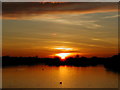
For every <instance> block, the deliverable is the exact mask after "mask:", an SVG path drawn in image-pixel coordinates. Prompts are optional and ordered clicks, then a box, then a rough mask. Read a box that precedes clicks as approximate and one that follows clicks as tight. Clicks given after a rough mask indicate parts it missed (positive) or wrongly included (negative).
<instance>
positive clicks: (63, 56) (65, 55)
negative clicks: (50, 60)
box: [55, 53, 71, 60]
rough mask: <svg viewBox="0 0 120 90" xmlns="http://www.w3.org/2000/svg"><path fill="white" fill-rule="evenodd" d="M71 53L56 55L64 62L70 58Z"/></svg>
mask: <svg viewBox="0 0 120 90" xmlns="http://www.w3.org/2000/svg"><path fill="white" fill-rule="evenodd" d="M70 54H71V53H58V54H55V55H56V56H59V57H60V58H61V59H62V60H64V59H65V58H66V57H68V56H69V55H70Z"/></svg>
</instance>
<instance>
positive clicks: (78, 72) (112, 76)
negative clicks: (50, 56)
mask: <svg viewBox="0 0 120 90" xmlns="http://www.w3.org/2000/svg"><path fill="white" fill-rule="evenodd" d="M2 72H3V83H2V84H3V88H118V74H117V73H114V72H111V71H107V70H106V69H105V68H104V67H103V66H95V67H74V66H59V67H56V66H47V65H35V66H17V67H6V68H3V71H2ZM60 82H62V84H60Z"/></svg>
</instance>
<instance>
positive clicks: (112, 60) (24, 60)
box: [2, 54, 120, 73]
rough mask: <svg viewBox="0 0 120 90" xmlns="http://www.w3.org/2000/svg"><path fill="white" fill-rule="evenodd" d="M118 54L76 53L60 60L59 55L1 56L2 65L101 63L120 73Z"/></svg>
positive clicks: (90, 64) (85, 65)
mask: <svg viewBox="0 0 120 90" xmlns="http://www.w3.org/2000/svg"><path fill="white" fill-rule="evenodd" d="M119 58H120V54H118V55H114V56H112V57H107V58H98V57H92V58H87V57H80V56H79V55H76V56H75V57H68V58H66V60H65V61H61V59H60V58H59V57H55V58H39V57H37V56H36V57H10V56H3V57H2V66H3V67H9V66H19V65H37V64H42V65H49V66H61V65H69V66H77V67H80V66H81V67H87V66H97V65H103V66H104V67H105V68H106V70H108V71H113V72H118V73H120V68H119V65H120V61H119Z"/></svg>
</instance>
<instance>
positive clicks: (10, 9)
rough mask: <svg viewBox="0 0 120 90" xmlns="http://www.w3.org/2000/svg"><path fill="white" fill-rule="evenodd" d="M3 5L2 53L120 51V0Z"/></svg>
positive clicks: (92, 53) (107, 53) (95, 53)
mask: <svg viewBox="0 0 120 90" xmlns="http://www.w3.org/2000/svg"><path fill="white" fill-rule="evenodd" d="M2 7H3V11H2V12H3V16H2V20H3V21H2V22H3V23H2V24H3V34H2V35H3V43H2V44H3V51H2V54H3V56H5V55H9V56H26V57H27V56H39V57H53V56H58V55H59V56H60V55H66V56H68V55H71V56H72V55H77V54H79V55H81V56H85V57H93V56H98V57H109V56H112V55H115V54H118V4H117V3H113V2H101V3H100V2H99V3H98V2H91V3H90V2H89V3H87V2H86V3H83V2H79V3H78V2H66V3H63V2H59V3H57V2H52V3H47V2H46V3H41V2H31V3H30V2H25V3H23V2H11V3H10V2H4V3H3V4H2ZM63 53H66V54H63ZM63 58H64V57H63Z"/></svg>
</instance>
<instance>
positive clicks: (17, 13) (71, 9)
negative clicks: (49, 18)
mask: <svg viewBox="0 0 120 90" xmlns="http://www.w3.org/2000/svg"><path fill="white" fill-rule="evenodd" d="M2 6H3V18H8V19H9V18H19V17H26V16H34V15H42V14H69V13H70V14H71V13H75V14H78V13H79V14H80V13H96V12H110V11H117V10H118V3H115V2H114V3H113V2H99V3H98V2H91V3H90V2H88V3H87V2H86V3H83V2H79V3H78V2H69V3H68V2H66V3H40V2H4V3H3V4H2Z"/></svg>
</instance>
